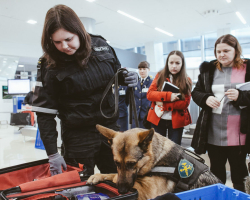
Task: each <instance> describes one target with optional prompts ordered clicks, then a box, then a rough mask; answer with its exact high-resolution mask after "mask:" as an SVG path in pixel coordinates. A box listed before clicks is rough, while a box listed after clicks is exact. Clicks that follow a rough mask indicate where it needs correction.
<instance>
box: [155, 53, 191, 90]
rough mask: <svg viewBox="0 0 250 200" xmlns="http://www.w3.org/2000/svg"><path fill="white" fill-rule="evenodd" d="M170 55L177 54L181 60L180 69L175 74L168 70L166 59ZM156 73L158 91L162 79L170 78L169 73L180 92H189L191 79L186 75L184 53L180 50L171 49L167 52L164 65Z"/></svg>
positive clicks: (162, 81)
mask: <svg viewBox="0 0 250 200" xmlns="http://www.w3.org/2000/svg"><path fill="white" fill-rule="evenodd" d="M172 55H177V56H179V57H180V58H181V60H182V66H181V70H180V71H179V72H178V73H177V74H171V72H170V71H169V67H168V61H169V57H170V56H172ZM158 74H159V76H158V80H157V89H158V91H161V88H162V85H163V83H164V81H166V78H170V76H169V75H170V74H171V75H172V76H173V84H174V85H176V86H177V87H179V88H180V92H181V93H182V94H190V93H191V89H192V82H191V79H190V78H188V76H187V72H186V64H185V58H184V55H183V54H182V53H181V52H180V51H171V52H170V53H169V54H168V57H167V60H166V64H165V67H164V68H163V69H162V70H161V71H159V73H158Z"/></svg>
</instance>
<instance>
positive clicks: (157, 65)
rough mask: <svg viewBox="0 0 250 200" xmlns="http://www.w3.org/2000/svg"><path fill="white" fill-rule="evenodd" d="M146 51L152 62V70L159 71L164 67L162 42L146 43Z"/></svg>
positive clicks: (148, 59) (148, 58) (149, 60)
mask: <svg viewBox="0 0 250 200" xmlns="http://www.w3.org/2000/svg"><path fill="white" fill-rule="evenodd" d="M145 52H146V56H147V61H148V62H149V63H150V71H153V72H158V71H159V70H160V69H162V68H163V67H164V58H163V45H162V43H154V42H148V43H146V44H145Z"/></svg>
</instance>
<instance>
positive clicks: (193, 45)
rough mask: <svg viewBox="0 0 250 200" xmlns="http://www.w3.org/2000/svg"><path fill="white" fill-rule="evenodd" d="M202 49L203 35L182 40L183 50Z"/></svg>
mask: <svg viewBox="0 0 250 200" xmlns="http://www.w3.org/2000/svg"><path fill="white" fill-rule="evenodd" d="M200 49H201V36H198V37H192V38H187V39H183V40H181V50H182V52H186V51H195V50H200Z"/></svg>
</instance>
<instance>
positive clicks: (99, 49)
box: [93, 46, 109, 51]
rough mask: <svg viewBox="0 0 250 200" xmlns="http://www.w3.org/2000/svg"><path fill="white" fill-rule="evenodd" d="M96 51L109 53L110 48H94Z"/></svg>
mask: <svg viewBox="0 0 250 200" xmlns="http://www.w3.org/2000/svg"><path fill="white" fill-rule="evenodd" d="M93 49H94V50H95V51H108V50H109V47H108V46H103V47H93Z"/></svg>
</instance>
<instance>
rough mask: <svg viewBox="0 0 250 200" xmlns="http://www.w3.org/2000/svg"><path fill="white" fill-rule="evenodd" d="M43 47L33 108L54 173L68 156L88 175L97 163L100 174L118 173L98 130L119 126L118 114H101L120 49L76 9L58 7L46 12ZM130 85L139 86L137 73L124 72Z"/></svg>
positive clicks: (108, 105) (109, 102)
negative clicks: (93, 30)
mask: <svg viewBox="0 0 250 200" xmlns="http://www.w3.org/2000/svg"><path fill="white" fill-rule="evenodd" d="M41 43H42V48H43V51H44V55H43V57H42V58H40V60H39V62H38V67H37V84H36V88H35V92H34V97H33V111H35V112H37V119H38V126H39V130H40V133H41V138H42V141H43V143H44V146H45V149H46V152H47V155H48V157H49V163H50V171H51V175H55V174H59V173H61V172H62V167H63V168H64V169H66V164H65V159H66V160H69V161H71V162H72V161H76V162H77V163H82V164H84V165H85V167H87V170H88V173H89V174H93V173H94V166H95V164H96V165H97V166H98V168H99V170H100V171H101V173H114V172H116V166H115V164H114V161H113V155H112V152H111V148H110V145H109V143H108V142H107V140H106V139H104V138H103V136H101V134H100V133H99V132H98V131H97V129H96V127H95V126H96V124H101V125H103V126H106V127H108V128H111V129H113V130H116V131H117V130H119V127H118V125H117V124H116V121H117V119H118V115H116V116H114V117H113V118H110V119H106V118H104V117H103V116H102V115H101V112H100V102H101V99H102V94H103V91H104V89H105V87H106V86H107V84H108V82H109V81H110V79H111V78H112V77H113V76H114V74H115V73H116V72H117V70H118V69H119V68H120V67H121V65H120V62H119V60H118V59H117V56H116V54H115V51H114V50H113V48H112V47H111V46H109V45H108V44H107V43H106V40H105V39H104V38H102V37H101V36H95V35H91V34H88V33H87V32H86V30H85V29H84V26H83V24H82V23H81V21H80V19H79V18H78V16H77V15H76V13H75V12H74V11H73V10H72V9H71V8H69V7H67V6H65V5H56V6H54V7H53V8H51V9H50V10H49V11H48V12H47V15H46V18H45V22H44V28H43V34H42V42H41ZM120 77H122V79H123V77H124V83H125V84H126V85H128V86H129V87H133V86H134V85H136V84H137V80H138V77H137V74H136V73H134V72H129V73H127V74H121V76H120ZM114 104H115V101H114V95H113V93H112V90H111V89H110V91H109V93H108V94H107V96H106V98H105V99H104V101H103V104H102V108H103V111H104V113H105V114H106V115H109V116H110V115H111V114H112V113H114ZM56 115H57V116H58V117H59V118H60V119H61V126H62V140H63V144H64V148H65V149H64V158H63V157H62V156H61V155H60V154H59V153H58V152H57V136H58V133H57V131H56V121H55V119H54V118H55V117H56Z"/></svg>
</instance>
